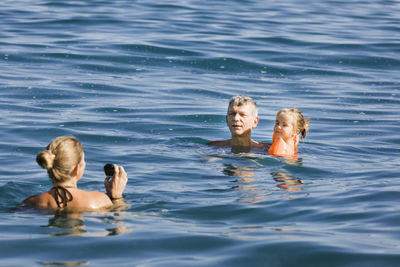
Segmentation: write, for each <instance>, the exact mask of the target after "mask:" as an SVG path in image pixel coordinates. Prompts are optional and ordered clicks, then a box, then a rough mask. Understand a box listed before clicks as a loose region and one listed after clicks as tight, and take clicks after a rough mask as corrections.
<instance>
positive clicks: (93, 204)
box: [78, 190, 113, 209]
mask: <svg viewBox="0 0 400 267" xmlns="http://www.w3.org/2000/svg"><path fill="white" fill-rule="evenodd" d="M78 194H79V202H80V203H79V204H80V205H79V206H85V207H87V208H89V209H100V208H105V207H110V206H112V204H113V203H112V201H111V199H110V198H109V197H108V196H107V195H106V194H105V193H103V192H99V191H84V190H79V193H78Z"/></svg>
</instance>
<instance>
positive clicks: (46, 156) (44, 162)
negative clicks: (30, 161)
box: [36, 150, 56, 170]
mask: <svg viewBox="0 0 400 267" xmlns="http://www.w3.org/2000/svg"><path fill="white" fill-rule="evenodd" d="M55 157H56V156H55V155H54V154H53V153H51V152H50V151H49V150H44V151H42V152H40V153H39V154H37V156H36V162H37V163H38V164H39V166H40V167H42V168H43V169H46V170H49V169H51V168H53V163H54V158H55Z"/></svg>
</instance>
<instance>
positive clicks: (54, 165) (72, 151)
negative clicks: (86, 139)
mask: <svg viewBox="0 0 400 267" xmlns="http://www.w3.org/2000/svg"><path fill="white" fill-rule="evenodd" d="M82 156H83V148H82V144H81V143H80V142H79V140H78V139H76V138H75V137H73V136H60V137H57V138H56V139H54V140H53V141H52V142H51V143H50V144H49V145H48V146H47V148H46V150H43V151H42V152H40V153H38V154H37V156H36V162H37V163H38V164H39V166H40V167H42V168H43V169H46V170H47V173H48V174H49V177H50V179H51V180H52V182H53V183H57V182H64V181H66V180H68V179H69V178H70V177H71V176H72V174H73V170H74V168H75V166H76V165H78V164H79V163H80V162H81V160H82Z"/></svg>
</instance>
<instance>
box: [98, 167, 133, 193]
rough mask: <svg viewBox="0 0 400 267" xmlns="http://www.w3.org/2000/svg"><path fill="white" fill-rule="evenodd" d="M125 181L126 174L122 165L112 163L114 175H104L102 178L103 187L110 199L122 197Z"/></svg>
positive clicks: (126, 180)
mask: <svg viewBox="0 0 400 267" xmlns="http://www.w3.org/2000/svg"><path fill="white" fill-rule="evenodd" d="M127 182H128V176H127V175H126V172H125V170H124V167H122V166H117V165H116V164H114V176H113V177H106V179H105V180H104V187H105V188H106V191H107V195H108V196H109V197H110V198H111V200H115V199H120V198H123V196H122V192H124V189H125V186H126V183H127Z"/></svg>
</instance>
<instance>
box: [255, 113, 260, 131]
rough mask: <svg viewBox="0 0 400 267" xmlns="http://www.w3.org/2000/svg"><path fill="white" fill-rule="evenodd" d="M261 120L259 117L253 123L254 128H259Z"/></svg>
mask: <svg viewBox="0 0 400 267" xmlns="http://www.w3.org/2000/svg"><path fill="white" fill-rule="evenodd" d="M259 120H260V119H259V118H258V116H257V117H255V119H254V122H253V128H256V127H257V125H258V122H259Z"/></svg>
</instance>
